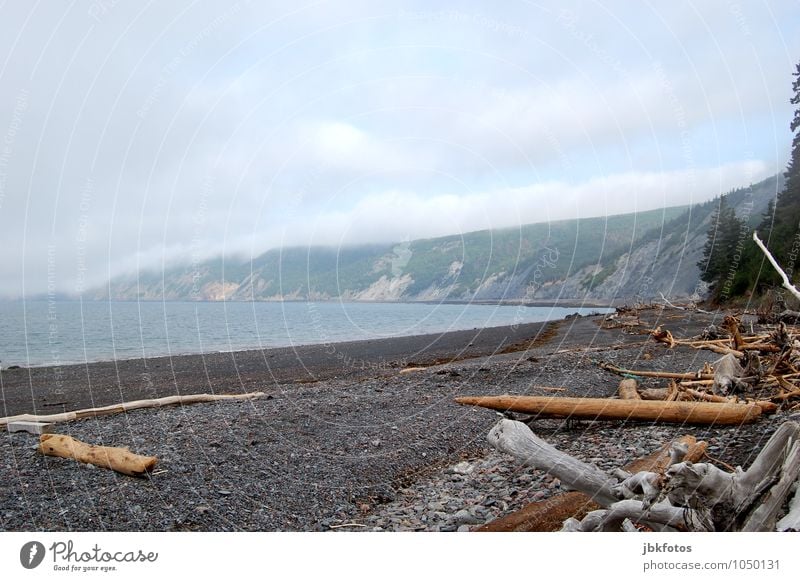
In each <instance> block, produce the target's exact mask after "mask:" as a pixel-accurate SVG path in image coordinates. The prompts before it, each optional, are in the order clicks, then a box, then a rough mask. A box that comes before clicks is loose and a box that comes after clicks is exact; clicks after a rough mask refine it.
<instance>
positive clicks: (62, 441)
mask: <svg viewBox="0 0 800 581" xmlns="http://www.w3.org/2000/svg"><path fill="white" fill-rule="evenodd" d="M39 451H40V452H41V453H42V454H44V455H45V456H57V457H59V458H72V459H74V460H77V461H78V462H84V463H86V464H94V465H95V466H100V467H101V468H110V469H111V470H115V471H116V472H120V473H121V474H127V475H128V476H142V475H144V474H145V473H146V472H151V471H152V470H153V468H154V467H155V465H156V462H158V458H156V457H155V456H140V455H139V454H134V453H133V452H131V451H130V450H128V449H127V448H112V447H109V446H94V445H92V444H86V443H85V442H81V441H80V440H76V439H75V438H73V437H71V436H65V435H63V434H42V436H41V437H40V439H39Z"/></svg>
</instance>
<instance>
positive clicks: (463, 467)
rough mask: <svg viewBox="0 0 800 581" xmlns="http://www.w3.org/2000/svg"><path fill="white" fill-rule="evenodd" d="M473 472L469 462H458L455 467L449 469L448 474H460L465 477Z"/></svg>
mask: <svg viewBox="0 0 800 581" xmlns="http://www.w3.org/2000/svg"><path fill="white" fill-rule="evenodd" d="M474 471H475V466H474V465H473V464H470V463H469V462H459V463H458V464H456V465H455V466H451V467H450V472H452V473H453V474H461V475H463V476H467V475H469V474H472V473H473V472H474Z"/></svg>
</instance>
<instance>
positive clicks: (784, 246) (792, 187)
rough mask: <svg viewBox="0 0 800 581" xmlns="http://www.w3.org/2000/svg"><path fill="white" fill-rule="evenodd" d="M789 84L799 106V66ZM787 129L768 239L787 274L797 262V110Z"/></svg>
mask: <svg viewBox="0 0 800 581" xmlns="http://www.w3.org/2000/svg"><path fill="white" fill-rule="evenodd" d="M792 76H794V77H795V79H794V81H793V82H792V93H793V94H792V98H791V99H790V102H791V103H792V104H793V105H800V63H798V64H797V67H796V69H795V72H794V73H792ZM789 128H790V130H791V131H792V133H793V134H794V136H793V138H792V153H791V156H790V158H789V163H788V164H787V166H786V172H785V173H784V175H785V176H786V186H785V187H784V190H783V191H782V192H781V193H780V194H778V201H777V203H776V204H775V223H774V226H773V229H772V233H771V234H772V236H771V237H770V249H771V250H772V253H773V254H774V255H775V258H776V259H777V260H778V262H779V263H780V264H781V265H784V266H785V267H786V268H789V269H790V270H796V269H795V268H794V266H795V265H794V262H795V261H796V260H797V256H796V249H797V248H798V246H799V245H798V241H797V237H798V235H800V131H798V130H799V129H800V108H797V109H795V111H794V117H793V118H792V121H791V123H790V124H789Z"/></svg>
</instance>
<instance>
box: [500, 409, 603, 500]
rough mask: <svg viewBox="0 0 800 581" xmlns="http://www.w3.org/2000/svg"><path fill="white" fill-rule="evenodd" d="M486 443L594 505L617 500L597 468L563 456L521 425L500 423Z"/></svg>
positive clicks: (508, 421)
mask: <svg viewBox="0 0 800 581" xmlns="http://www.w3.org/2000/svg"><path fill="white" fill-rule="evenodd" d="M488 440H489V443H490V444H491V445H492V446H494V447H495V448H497V449H498V450H503V451H504V452H508V453H509V454H511V455H512V456H514V457H515V458H517V459H519V460H520V461H522V463H523V464H525V465H526V466H531V467H533V468H538V469H539V470H544V471H545V472H547V473H549V474H552V475H553V476H555V477H556V478H558V479H559V480H561V482H563V483H564V484H566V485H567V486H569V487H571V488H574V489H575V490H578V491H579V492H583V493H584V494H586V495H588V496H589V497H591V499H592V500H594V501H595V502H596V503H597V504H599V505H601V506H607V505H608V504H611V503H613V502H614V501H616V500H617V495H616V494H615V493H614V491H613V486H614V484H615V483H614V481H613V480H611V479H610V478H609V477H608V476H607V475H606V474H604V473H603V472H601V471H600V470H599V469H598V468H595V467H594V466H592V465H590V464H586V463H585V462H581V461H580V460H578V459H577V458H573V457H572V456H570V455H569V454H565V453H564V452H561V451H559V450H557V449H556V448H555V447H554V446H551V445H550V444H548V443H547V442H545V441H544V440H542V439H541V438H539V437H537V436H536V435H535V434H534V433H533V432H532V431H531V430H530V428H528V426H526V425H525V424H523V423H522V422H515V421H513V420H500V421H499V422H498V423H497V425H495V427H494V428H492V430H491V431H490V432H489V436H488Z"/></svg>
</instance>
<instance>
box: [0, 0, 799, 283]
mask: <svg viewBox="0 0 800 581" xmlns="http://www.w3.org/2000/svg"><path fill="white" fill-rule="evenodd" d="M797 30H800V4H798V2H797V1H795V0H790V1H789V0H787V1H770V2H760V1H753V2H744V1H740V2H729V1H702V2H700V1H697V2H688V1H675V2H647V1H644V2H605V1H604V2H591V1H585V2H584V1H569V0H567V1H564V2H544V3H542V2H527V1H522V0H508V1H507V2H501V3H492V2H469V1H464V2H436V1H420V2H415V1H402V2H388V1H386V2H384V1H366V0H365V1H336V2H319V1H317V2H304V1H303V0H293V1H288V2H246V1H240V2H236V3H234V2H227V1H226V2H223V1H221V0H220V1H215V2H202V1H197V2H180V1H173V2H168V3H164V2H144V1H142V2H122V1H119V0H96V1H94V2H67V1H63V2H41V1H39V2H36V1H29V0H7V1H5V2H2V3H0V258H2V260H0V297H19V296H26V295H28V296H29V295H35V294H42V293H50V294H52V293H68V294H79V293H81V292H85V291H87V290H89V289H91V288H93V287H95V286H97V285H102V284H103V283H104V282H105V281H107V280H108V279H109V278H110V277H113V276H116V275H119V274H122V273H128V272H134V271H136V270H137V269H141V268H147V269H160V268H163V267H165V266H169V265H172V264H176V263H180V262H189V261H198V260H202V259H205V258H208V257H212V256H218V255H226V256H235V257H238V258H242V259H247V258H250V257H255V256H257V255H259V254H261V253H262V252H264V251H266V250H268V249H270V248H276V247H281V246H284V247H286V246H298V245H333V246H341V245H350V244H360V243H371V242H400V241H404V240H413V239H415V238H427V237H433V236H440V235H447V234H457V233H460V232H469V231H474V230H480V229H485V228H503V227H514V226H518V225H521V224H527V223H532V222H545V221H552V220H559V219H568V218H579V217H589V216H608V215H613V214H618V213H624V212H633V211H638V210H648V209H653V208H660V207H664V206H675V205H683V204H689V203H695V202H701V201H705V200H708V199H711V198H713V197H714V196H717V195H719V194H720V193H722V192H725V191H728V190H730V189H732V188H734V187H740V186H746V185H748V184H750V183H754V182H757V181H759V180H761V179H763V178H765V177H768V176H770V175H774V174H775V173H778V172H781V171H783V170H784V169H785V166H786V162H787V160H788V155H789V150H790V144H791V134H790V132H789V127H788V125H789V121H790V117H791V113H792V106H791V105H790V103H789V99H790V97H791V81H792V76H791V74H792V72H793V71H794V67H795V64H796V63H797V62H798V60H800V35H798V34H797Z"/></svg>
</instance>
